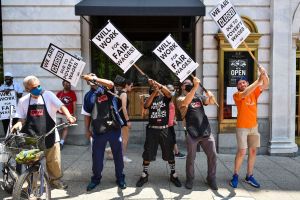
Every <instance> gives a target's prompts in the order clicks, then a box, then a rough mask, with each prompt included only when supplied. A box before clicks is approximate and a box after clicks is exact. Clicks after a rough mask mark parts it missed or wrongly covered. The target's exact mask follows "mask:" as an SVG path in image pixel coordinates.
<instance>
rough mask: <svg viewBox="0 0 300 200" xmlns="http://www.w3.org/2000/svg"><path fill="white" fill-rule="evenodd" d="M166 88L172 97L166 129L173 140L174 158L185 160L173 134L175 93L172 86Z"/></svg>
mask: <svg viewBox="0 0 300 200" xmlns="http://www.w3.org/2000/svg"><path fill="white" fill-rule="evenodd" d="M167 88H168V90H169V91H170V92H171V95H172V100H171V101H170V104H169V122H168V126H169V127H168V129H169V132H170V134H171V135H172V137H173V140H174V153H175V158H180V159H184V158H186V156H185V154H183V153H181V152H180V151H179V149H178V146H177V142H176V133H175V128H174V126H175V125H177V121H176V116H175V114H176V113H175V104H174V101H175V94H176V92H175V88H174V86H173V85H171V84H169V85H167Z"/></svg>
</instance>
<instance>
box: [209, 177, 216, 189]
mask: <svg viewBox="0 0 300 200" xmlns="http://www.w3.org/2000/svg"><path fill="white" fill-rule="evenodd" d="M207 184H208V186H209V187H210V189H212V190H218V186H217V181H216V179H214V180H207Z"/></svg>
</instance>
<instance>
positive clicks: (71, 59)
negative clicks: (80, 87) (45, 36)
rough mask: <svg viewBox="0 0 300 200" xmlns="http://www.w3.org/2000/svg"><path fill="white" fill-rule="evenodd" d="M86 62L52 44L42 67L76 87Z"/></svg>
mask: <svg viewBox="0 0 300 200" xmlns="http://www.w3.org/2000/svg"><path fill="white" fill-rule="evenodd" d="M84 66H85V62H83V61H81V60H79V59H78V58H77V57H75V56H73V55H71V54H69V53H68V52H66V51H64V50H62V49H60V48H59V47H57V46H55V45H54V44H52V43H50V45H49V47H48V50H47V52H46V55H45V57H44V60H43V62H42V64H41V67H42V68H44V69H46V70H47V71H49V72H51V73H52V74H54V75H56V76H58V77H60V78H62V79H64V80H66V81H69V82H70V83H71V85H72V86H74V87H76V85H77V83H78V80H79V79H80V76H81V74H82V71H83V68H84Z"/></svg>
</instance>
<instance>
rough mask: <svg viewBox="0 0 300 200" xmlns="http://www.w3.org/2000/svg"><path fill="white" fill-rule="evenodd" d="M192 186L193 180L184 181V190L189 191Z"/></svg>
mask: <svg viewBox="0 0 300 200" xmlns="http://www.w3.org/2000/svg"><path fill="white" fill-rule="evenodd" d="M193 185H194V184H193V180H186V181H185V185H184V186H185V188H186V189H189V190H191V189H193Z"/></svg>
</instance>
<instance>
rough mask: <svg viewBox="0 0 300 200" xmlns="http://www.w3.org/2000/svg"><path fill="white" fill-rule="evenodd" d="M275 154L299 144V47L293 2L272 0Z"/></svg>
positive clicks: (272, 146)
mask: <svg viewBox="0 0 300 200" xmlns="http://www.w3.org/2000/svg"><path fill="white" fill-rule="evenodd" d="M271 31H272V38H271V44H272V46H271V52H270V53H271V61H270V91H271V93H270V107H271V108H270V110H271V137H270V145H269V148H268V151H269V153H270V154H271V155H293V154H295V153H296V152H297V151H298V147H297V145H296V144H295V97H296V49H295V46H293V45H292V34H291V33H292V16H291V12H290V1H281V0H273V1H271Z"/></svg>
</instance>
